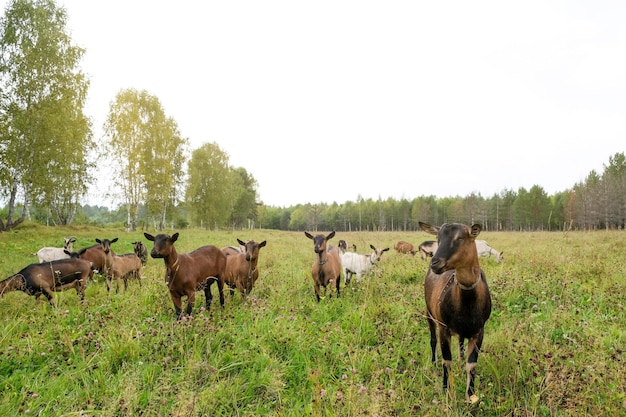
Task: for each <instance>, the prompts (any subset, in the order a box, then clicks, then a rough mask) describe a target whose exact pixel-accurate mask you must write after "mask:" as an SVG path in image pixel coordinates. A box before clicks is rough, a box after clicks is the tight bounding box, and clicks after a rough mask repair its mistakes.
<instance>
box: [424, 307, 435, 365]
mask: <svg viewBox="0 0 626 417" xmlns="http://www.w3.org/2000/svg"><path fill="white" fill-rule="evenodd" d="M426 317H427V320H428V328H429V329H430V351H431V359H430V360H431V361H432V362H433V363H434V362H435V361H436V360H437V324H436V323H435V320H433V317H432V316H431V315H430V312H429V311H427V312H426Z"/></svg>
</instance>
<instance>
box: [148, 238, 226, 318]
mask: <svg viewBox="0 0 626 417" xmlns="http://www.w3.org/2000/svg"><path fill="white" fill-rule="evenodd" d="M144 236H145V237H146V239H148V240H149V241H152V242H154V247H153V248H152V251H151V252H150V256H152V257H153V258H163V261H164V262H165V269H166V272H165V283H166V284H167V288H168V289H169V291H170V297H171V298H172V302H173V303H174V310H175V311H176V317H178V318H180V317H181V316H182V313H183V310H182V301H181V298H182V297H184V296H186V297H187V307H186V308H185V313H187V314H188V315H190V314H191V311H192V309H193V305H194V303H195V301H196V291H200V290H204V295H205V297H206V309H207V310H209V309H210V307H211V300H212V299H213V295H212V294H211V284H213V281H216V282H217V288H218V290H219V293H220V305H221V306H222V307H223V306H224V270H225V269H226V255H224V254H223V253H222V251H221V250H219V249H218V248H217V247H216V246H213V245H206V246H202V247H200V248H198V249H196V250H194V251H193V252H189V253H181V254H179V253H178V252H177V251H176V248H175V247H174V243H175V242H176V240H177V239H178V236H179V235H178V233H174V234H173V235H172V236H171V237H170V236H169V235H166V234H160V235H156V236H152V235H151V234H148V233H144Z"/></svg>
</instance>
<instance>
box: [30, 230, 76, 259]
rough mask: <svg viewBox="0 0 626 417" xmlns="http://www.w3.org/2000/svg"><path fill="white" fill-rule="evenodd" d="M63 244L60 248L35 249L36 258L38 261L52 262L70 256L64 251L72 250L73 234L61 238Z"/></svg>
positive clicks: (74, 239) (74, 240)
mask: <svg viewBox="0 0 626 417" xmlns="http://www.w3.org/2000/svg"><path fill="white" fill-rule="evenodd" d="M63 240H64V245H63V247H62V248H51V247H47V248H41V249H39V250H38V251H37V258H39V263H42V262H52V261H55V260H57V259H65V258H69V257H70V256H69V255H68V254H66V253H65V251H66V250H67V251H68V252H74V242H76V238H75V237H74V236H70V237H66V238H63Z"/></svg>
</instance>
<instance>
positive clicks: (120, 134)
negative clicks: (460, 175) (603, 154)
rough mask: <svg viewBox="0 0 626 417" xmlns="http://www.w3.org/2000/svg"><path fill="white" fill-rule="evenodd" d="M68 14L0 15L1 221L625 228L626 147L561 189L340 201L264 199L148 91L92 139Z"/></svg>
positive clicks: (42, 2) (27, 3)
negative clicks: (103, 181) (96, 194)
mask: <svg viewBox="0 0 626 417" xmlns="http://www.w3.org/2000/svg"><path fill="white" fill-rule="evenodd" d="M66 24H67V13H66V11H65V9H64V8H63V7H59V6H58V5H57V4H56V3H55V2H54V1H53V0H12V1H9V2H8V4H7V6H6V9H5V12H4V15H3V17H2V19H1V20H0V199H1V201H3V202H4V207H3V208H2V209H1V210H0V231H4V230H11V229H13V228H14V227H16V226H18V225H19V224H21V223H22V222H24V221H25V220H26V219H32V220H34V221H37V222H41V223H45V224H59V225H69V224H76V223H90V222H91V223H93V222H97V223H122V224H124V225H125V226H126V227H127V228H128V229H129V230H136V229H137V228H153V229H158V230H162V229H165V228H166V227H176V228H183V227H189V226H191V227H202V228H206V229H219V228H233V229H241V228H252V227H261V228H270V229H280V230H305V229H306V230H337V231H361V230H363V231H365V230H381V231H384V230H403V231H412V230H418V227H419V226H418V223H417V222H418V221H425V222H428V223H431V224H440V223H444V222H451V221H460V222H465V223H480V224H482V225H483V227H484V228H485V229H486V230H492V231H497V230H571V229H574V230H593V229H623V228H624V227H625V222H626V220H625V219H626V161H625V158H624V153H617V154H615V155H613V156H610V157H609V162H608V164H606V165H605V166H604V170H603V172H596V171H592V172H591V173H590V174H589V175H588V176H587V178H586V179H585V180H584V181H581V182H579V183H576V184H574V185H573V186H572V187H571V188H570V189H568V190H564V191H562V192H558V193H556V194H554V195H548V194H547V193H546V192H545V191H544V189H543V188H542V187H541V186H539V185H534V186H533V187H531V188H530V189H528V190H527V189H525V188H519V189H517V190H512V189H511V190H508V189H505V190H503V191H501V192H500V193H498V194H494V195H493V196H490V197H484V196H482V195H481V194H479V193H478V194H476V193H473V194H470V195H469V196H465V197H459V196H457V197H443V198H438V197H436V196H420V197H416V198H414V199H411V200H409V199H401V200H394V199H387V200H381V199H378V200H373V199H365V198H362V197H359V198H358V199H357V201H355V202H352V201H347V202H344V203H341V204H339V203H336V202H333V203H332V204H328V203H318V204H314V203H307V204H299V205H296V206H293V207H273V206H267V205H265V204H263V202H262V201H260V200H259V197H258V193H257V187H258V184H257V182H256V180H255V178H254V177H253V175H252V174H251V173H249V172H247V171H246V169H245V168H242V167H233V166H231V165H230V163H229V157H228V154H226V153H225V152H224V151H223V150H222V149H221V148H220V147H219V145H218V144H217V143H205V144H203V145H202V146H201V147H199V148H197V149H193V150H190V149H189V140H188V139H187V138H183V137H182V136H181V134H180V130H179V128H178V125H177V123H176V121H175V120H174V119H173V118H171V117H169V116H168V115H167V114H166V113H165V111H164V110H163V106H162V105H161V103H160V101H159V99H158V98H157V97H155V96H153V95H151V94H150V93H149V92H147V91H137V90H135V89H133V88H126V89H122V90H121V91H119V92H118V93H117V95H116V96H115V99H114V100H113V101H112V103H111V105H110V107H109V112H108V115H107V117H106V121H105V123H104V126H103V130H104V136H105V137H104V138H103V140H101V141H98V143H96V142H95V141H94V140H93V131H92V128H93V126H92V122H91V120H90V118H89V117H87V116H86V115H85V114H84V112H83V109H84V106H85V99H86V96H87V92H88V90H89V80H88V78H87V77H86V75H85V74H84V73H83V72H82V71H81V68H80V61H81V59H82V57H83V55H84V53H85V50H84V49H82V48H79V47H77V46H75V45H73V44H72V40H71V37H70V36H69V33H68V30H67V27H66ZM102 155H106V157H102ZM103 167H107V168H103ZM96 175H98V176H105V177H107V178H109V179H110V180H111V183H112V187H111V189H110V190H109V192H108V193H107V194H106V195H103V196H102V197H103V198H105V197H107V198H111V199H113V200H114V201H115V202H116V204H118V209H116V210H115V211H112V212H110V211H109V210H108V209H107V208H106V207H91V206H86V205H84V204H81V203H82V202H83V201H84V199H85V196H86V194H87V192H88V190H89V189H90V187H91V186H92V185H93V184H94V181H95V176H96Z"/></svg>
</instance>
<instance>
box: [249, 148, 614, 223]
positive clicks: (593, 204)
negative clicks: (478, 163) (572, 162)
mask: <svg viewBox="0 0 626 417" xmlns="http://www.w3.org/2000/svg"><path fill="white" fill-rule="evenodd" d="M258 220H259V225H260V226H261V227H264V228H268V229H283V230H318V229H319V230H337V231H368V230H369V231H375V230H376V231H386V230H388V231H391V230H394V231H417V230H420V228H419V225H418V221H424V222H427V223H431V224H442V223H446V222H463V223H467V224H473V223H479V224H481V225H482V226H483V229H484V230H489V231H535V230H536V231H558V230H561V231H564V230H598V229H624V227H625V226H626V158H625V156H624V153H623V152H622V153H616V154H615V155H613V156H611V157H609V162H608V164H606V165H604V170H603V172H602V173H598V172H596V171H591V172H590V173H589V175H588V176H587V177H586V179H585V180H584V181H580V182H578V183H576V184H574V185H573V186H572V187H571V188H570V189H568V190H565V191H562V192H558V193H556V194H554V195H548V194H547V193H546V192H545V190H544V189H543V188H542V187H541V186H539V185H534V186H532V187H531V188H530V189H528V190H527V189H525V188H519V189H518V190H503V191H501V192H500V193H498V194H494V195H493V196H491V197H483V196H482V195H480V194H479V193H478V194H477V193H472V194H470V195H468V196H465V197H445V198H437V197H435V196H421V197H416V198H414V199H412V200H409V199H401V200H395V199H391V198H390V199H387V200H381V199H378V200H373V199H364V198H361V197H359V198H358V199H357V201H356V202H350V201H349V202H346V203H344V204H337V203H333V204H302V205H297V206H295V207H290V208H276V207H266V206H261V207H260V208H259V218H258Z"/></svg>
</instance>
